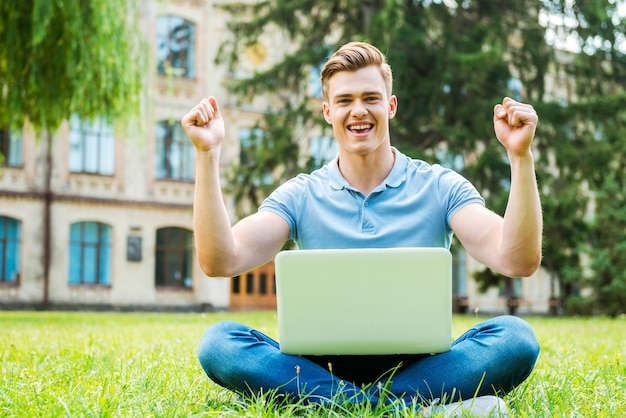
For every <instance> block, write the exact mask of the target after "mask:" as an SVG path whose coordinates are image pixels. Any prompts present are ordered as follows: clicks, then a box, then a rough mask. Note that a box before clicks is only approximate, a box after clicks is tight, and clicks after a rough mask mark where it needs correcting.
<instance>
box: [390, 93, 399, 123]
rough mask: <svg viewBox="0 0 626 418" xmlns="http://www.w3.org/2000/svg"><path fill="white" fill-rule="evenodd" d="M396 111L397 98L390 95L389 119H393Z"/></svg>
mask: <svg viewBox="0 0 626 418" xmlns="http://www.w3.org/2000/svg"><path fill="white" fill-rule="evenodd" d="M397 110H398V98H397V97H396V96H393V95H392V96H391V97H390V98H389V119H393V118H394V117H395V116H396V111H397Z"/></svg>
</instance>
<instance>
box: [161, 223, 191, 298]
mask: <svg viewBox="0 0 626 418" xmlns="http://www.w3.org/2000/svg"><path fill="white" fill-rule="evenodd" d="M191 239H192V234H191V231H189V230H186V229H183V228H161V229H159V230H157V236H156V266H155V272H156V277H155V283H156V285H157V286H174V287H183V288H191V282H192V280H191V258H192V251H191V248H192V246H191Z"/></svg>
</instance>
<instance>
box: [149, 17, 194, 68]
mask: <svg viewBox="0 0 626 418" xmlns="http://www.w3.org/2000/svg"><path fill="white" fill-rule="evenodd" d="M163 26H165V29H163ZM196 26H197V25H196V24H195V23H194V22H192V21H190V20H188V19H185V18H184V17H182V16H178V15H173V14H167V15H160V16H158V17H157V23H156V40H155V44H156V45H155V48H156V55H157V73H158V74H160V75H164V76H173V77H182V78H188V79H195V78H196V32H197V31H196ZM180 27H182V30H183V31H184V30H186V29H189V28H191V30H190V33H189V34H188V35H187V37H186V39H185V37H182V38H179V39H183V40H182V41H180V40H175V39H173V36H172V35H173V34H174V32H175V30H177V29H178V28H180ZM185 43H186V45H183V46H181V48H180V49H179V50H178V51H173V50H172V45H176V44H178V45H177V46H180V44H185ZM184 46H186V48H184ZM180 51H184V53H180ZM176 53H179V56H178V57H176V56H175V55H176ZM180 55H184V58H182V59H181V58H180ZM177 59H178V60H180V61H182V62H183V64H182V65H179V66H175V65H172V61H174V62H175V61H176V60H177ZM168 64H169V65H168Z"/></svg>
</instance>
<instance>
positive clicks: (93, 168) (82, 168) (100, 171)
mask: <svg viewBox="0 0 626 418" xmlns="http://www.w3.org/2000/svg"><path fill="white" fill-rule="evenodd" d="M94 140H95V141H96V143H95V144H93V143H92V142H91V141H94ZM68 141H69V145H70V149H69V155H68V169H69V171H70V173H77V174H94V175H100V176H113V175H114V174H115V132H114V130H113V126H112V125H111V124H110V123H108V122H107V121H106V120H105V119H104V118H100V119H97V120H93V121H91V120H83V119H80V118H79V117H78V116H76V115H74V116H72V118H71V119H70V133H69V138H68Z"/></svg>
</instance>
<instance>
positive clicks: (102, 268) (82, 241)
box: [67, 221, 113, 287]
mask: <svg viewBox="0 0 626 418" xmlns="http://www.w3.org/2000/svg"><path fill="white" fill-rule="evenodd" d="M75 227H76V228H80V230H79V237H78V238H79V239H78V240H76V239H75V237H74V235H73V233H74V228H75ZM90 227H95V228H96V240H89V238H90V237H88V236H87V234H88V233H89V232H88V231H87V228H90ZM76 246H77V247H76ZM76 250H78V260H76V259H75V257H76V253H75V251H76ZM89 258H92V259H91V260H90V259H89ZM94 258H95V260H94ZM112 261H113V227H112V226H111V225H108V224H105V223H102V222H97V221H82V222H74V223H72V224H71V225H70V240H69V264H68V273H67V274H68V280H67V281H68V284H69V285H70V286H105V287H108V286H111V282H112V278H111V267H112ZM76 262H78V263H79V264H78V267H79V269H78V273H76V271H75V268H76ZM88 263H92V264H94V267H93V268H92V269H91V270H90V269H89V266H88ZM86 266H87V267H86ZM90 273H92V274H93V278H92V279H88V278H87V276H88V275H90ZM76 276H78V280H75V277H76Z"/></svg>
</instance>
